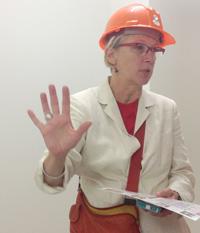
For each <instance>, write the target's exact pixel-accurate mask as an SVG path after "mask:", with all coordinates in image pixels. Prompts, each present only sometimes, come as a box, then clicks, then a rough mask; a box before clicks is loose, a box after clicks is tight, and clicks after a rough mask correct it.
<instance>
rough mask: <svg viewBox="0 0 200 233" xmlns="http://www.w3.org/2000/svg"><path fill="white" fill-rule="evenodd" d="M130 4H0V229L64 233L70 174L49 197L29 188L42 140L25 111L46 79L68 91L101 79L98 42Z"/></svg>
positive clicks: (46, 0)
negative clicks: (66, 183) (115, 15)
mask: <svg viewBox="0 0 200 233" xmlns="http://www.w3.org/2000/svg"><path fill="white" fill-rule="evenodd" d="M130 2H133V1H117V0H115V1H108V0H101V1H94V0H85V1H81V0H77V1H68V0H59V1H54V0H6V1H3V0H1V1H0V84H1V92H0V106H1V111H0V113H1V114H0V116H1V118H0V119H1V121H0V129H1V137H0V149H1V162H0V174H1V175H0V183H1V191H0V210H1V214H0V216H1V217H0V232H2V233H10V232H16V233H18V232H20V233H36V232H37V233H55V232H59V233H64V232H69V230H68V210H69V206H70V205H71V203H72V202H73V201H74V199H75V193H76V186H77V179H75V180H73V181H72V182H71V183H70V185H69V186H68V189H67V191H66V192H64V193H62V194H60V195H57V196H49V195H47V194H44V193H41V191H39V190H38V189H37V187H36V186H35V183H34V179H33V175H34V171H35V168H36V166H37V163H38V160H39V159H40V158H41V155H42V151H43V149H44V145H43V141H42V138H41V136H40V134H39V132H38V131H37V130H36V128H35V127H34V126H33V124H32V123H31V121H30V120H29V119H28V117H27V114H26V110H27V109H28V108H32V109H34V110H35V112H36V113H37V114H38V115H39V116H40V117H43V116H42V114H41V107H40V104H39V93H40V92H41V91H44V90H47V86H48V84H49V83H55V84H56V85H57V87H58V89H59V91H60V90H61V86H62V85H63V84H68V85H69V87H70V89H71V91H72V92H76V91H79V90H81V89H84V88H86V87H89V86H94V85H96V84H99V83H100V82H101V81H102V80H103V79H105V77H106V76H107V74H108V73H109V71H108V70H107V69H106V68H105V66H104V63H103V53H102V51H101V50H100V49H99V48H98V39H99V37H100V35H101V33H102V32H103V29H104V26H105V23H106V22H107V19H108V17H109V16H110V14H111V12H112V11H113V10H115V9H117V8H118V7H120V6H122V5H124V4H127V3H130ZM141 2H144V3H146V2H148V1H141Z"/></svg>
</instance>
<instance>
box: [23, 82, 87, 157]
mask: <svg viewBox="0 0 200 233" xmlns="http://www.w3.org/2000/svg"><path fill="white" fill-rule="evenodd" d="M49 96H50V104H51V110H52V111H51V110H50V105H49V103H48V100H47V95H46V93H41V95H40V99H41V104H42V109H43V112H44V115H45V116H46V115H47V114H48V115H49V116H51V118H50V119H48V121H47V122H46V123H43V122H42V121H40V120H39V119H38V118H37V117H36V115H35V114H34V112H33V111H32V110H28V115H29V117H30V118H31V120H32V121H33V123H34V124H35V126H36V127H37V128H38V129H39V130H40V132H41V134H42V136H43V139H44V142H45V144H46V146H47V148H48V150H49V152H50V153H51V154H53V155H54V156H57V157H60V158H61V157H65V156H66V155H67V153H68V151H69V150H70V149H72V148H74V147H75V146H76V144H77V143H78V142H79V140H80V139H81V137H82V135H83V134H84V133H85V132H86V131H87V130H88V128H89V127H90V125H91V122H85V123H83V124H82V125H80V127H79V128H78V129H74V128H73V125H72V122H71V117H70V95H69V89H68V87H67V86H64V87H63V88H62V111H61V112H60V109H59V103H58V97H57V93H56V88H55V86H54V85H50V86H49Z"/></svg>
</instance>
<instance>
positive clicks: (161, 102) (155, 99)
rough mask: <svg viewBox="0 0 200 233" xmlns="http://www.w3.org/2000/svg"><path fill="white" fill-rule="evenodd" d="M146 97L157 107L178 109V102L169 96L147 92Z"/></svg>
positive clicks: (145, 92)
mask: <svg viewBox="0 0 200 233" xmlns="http://www.w3.org/2000/svg"><path fill="white" fill-rule="evenodd" d="M144 95H145V98H146V99H148V101H150V102H152V103H154V104H155V105H158V106H171V107H176V102H175V101H174V100H173V99H171V98H169V97H167V96H164V95H161V94H158V93H155V92H153V91H149V90H145V91H144Z"/></svg>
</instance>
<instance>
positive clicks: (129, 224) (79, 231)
mask: <svg viewBox="0 0 200 233" xmlns="http://www.w3.org/2000/svg"><path fill="white" fill-rule="evenodd" d="M88 205H89V204H88V203H86V201H85V198H84V195H83V193H82V192H79V193H78V196H77V200H76V204H75V205H73V206H72V207H71V210H70V233H140V231H139V225H138V223H137V221H136V218H135V217H134V216H133V215H131V214H129V213H119V214H114V215H110V214H109V215H104V214H103V215H101V214H97V212H95V213H94V212H93V211H91V209H90V208H89V207H88ZM132 207H133V206H132ZM92 208H93V207H92ZM113 208H115V207H113ZM113 208H108V209H97V208H93V209H95V210H97V211H98V210H100V211H102V210H111V211H112V209H113ZM129 208H130V207H129ZM133 208H135V207H133Z"/></svg>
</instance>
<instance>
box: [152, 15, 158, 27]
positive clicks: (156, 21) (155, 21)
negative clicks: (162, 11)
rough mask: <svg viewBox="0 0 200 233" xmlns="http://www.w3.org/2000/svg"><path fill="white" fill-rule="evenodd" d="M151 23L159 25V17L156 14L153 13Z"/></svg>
mask: <svg viewBox="0 0 200 233" xmlns="http://www.w3.org/2000/svg"><path fill="white" fill-rule="evenodd" d="M153 23H154V24H155V25H156V26H160V21H159V17H158V16H157V15H153Z"/></svg>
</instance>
